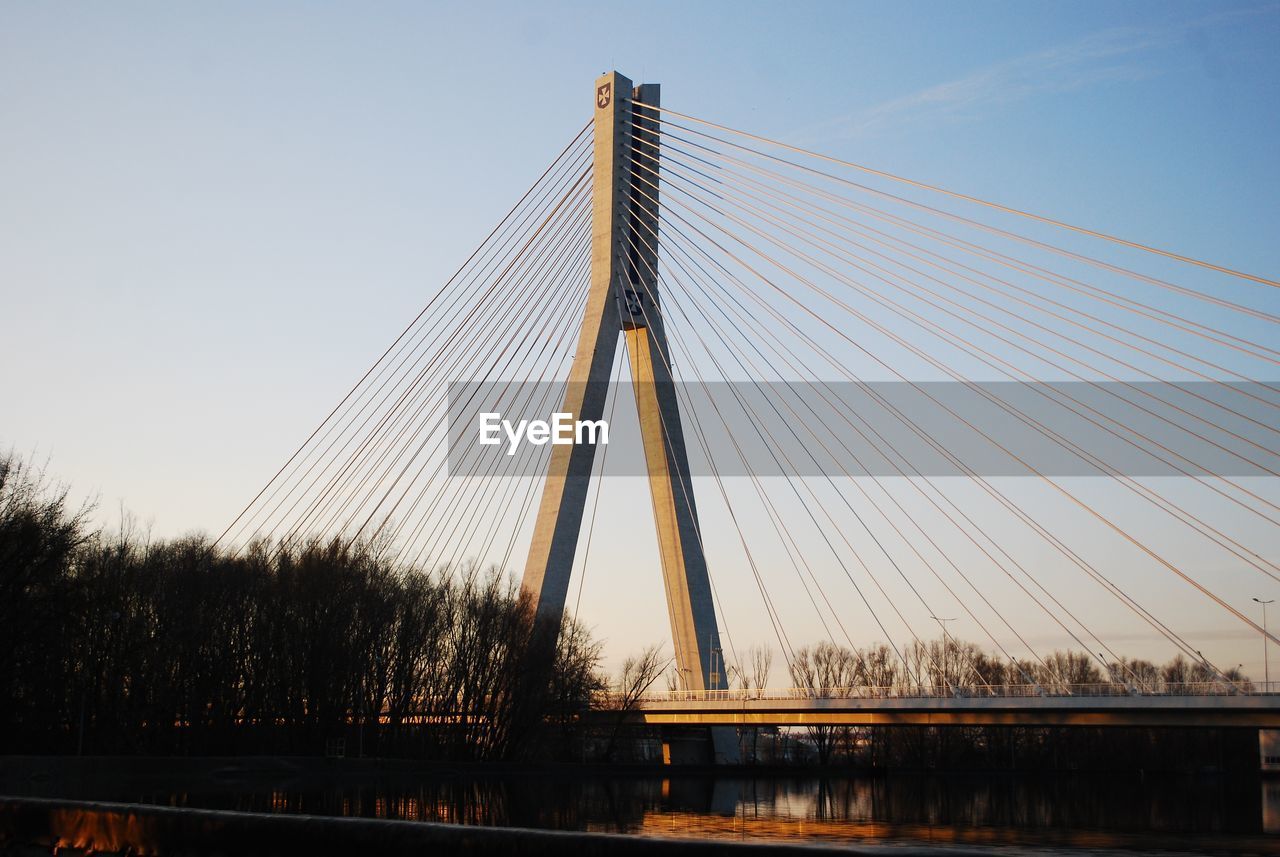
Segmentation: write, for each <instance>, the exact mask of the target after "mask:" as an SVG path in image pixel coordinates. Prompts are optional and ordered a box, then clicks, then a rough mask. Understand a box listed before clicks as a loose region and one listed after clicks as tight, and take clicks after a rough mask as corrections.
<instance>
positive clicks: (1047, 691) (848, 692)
mask: <svg viewBox="0 0 1280 857" xmlns="http://www.w3.org/2000/svg"><path fill="white" fill-rule="evenodd" d="M1268 695H1280V681H1273V682H1269V683H1268V682H1234V683H1233V682H1224V681H1215V682H1171V683H1162V684H1161V686H1160V687H1159V688H1156V689H1152V688H1143V687H1139V686H1136V685H1134V686H1130V685H1122V684H1115V683H1109V682H1107V683H1100V684H1067V685H1063V684H1059V685H1036V684H1003V685H953V686H949V687H830V688H808V687H788V688H762V689H756V688H733V689H730V690H671V691H659V692H653V693H646V694H644V695H643V696H641V697H640V698H639V700H637V701H638V702H639V703H640V704H645V703H671V702H749V701H753V700H804V699H990V698H997V699H998V698H1009V699H1024V698H1029V697H1041V698H1043V697H1077V698H1078V697H1101V696H1110V697H1133V696H1138V697H1170V696H1194V697H1203V696H1223V697H1226V696H1268ZM597 700H598V702H601V703H605V704H617V703H618V702H620V700H621V698H620V697H619V696H618V695H617V694H611V693H606V694H601V695H600V696H599V697H598V698H597Z"/></svg>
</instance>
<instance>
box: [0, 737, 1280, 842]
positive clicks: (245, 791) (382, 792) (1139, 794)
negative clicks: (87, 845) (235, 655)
mask: <svg viewBox="0 0 1280 857" xmlns="http://www.w3.org/2000/svg"><path fill="white" fill-rule="evenodd" d="M0 794H7V795H11V796H20V797H21V798H23V799H37V800H40V799H44V800H50V801H53V802H55V803H58V804H71V803H86V802H87V803H101V802H107V803H121V804H129V805H134V806H137V805H149V806H159V807H165V808H172V809H180V810H188V809H189V810H194V811H226V812H233V813H248V814H264V815H269V816H307V817H317V816H318V817H326V818H334V819H338V818H356V819H364V820H367V821H395V822H407V823H412V824H440V823H443V824H448V825H455V826H461V827H472V828H486V829H487V828H520V829H537V830H544V831H562V832H577V833H624V834H628V835H630V836H633V837H640V838H653V837H679V838H693V839H711V840H717V841H736V842H753V841H754V842H789V843H796V842H804V843H826V844H838V845H845V846H847V845H858V846H872V845H875V846H879V845H893V846H894V847H895V848H901V847H904V846H912V847H914V846H918V845H921V844H929V845H937V844H943V843H945V844H949V845H952V846H965V847H969V846H987V845H997V844H1001V845H1005V846H1017V847H1018V848H1020V849H1023V850H1024V851H1025V852H1026V853H1039V852H1041V851H1043V850H1045V849H1091V850H1096V849H1115V850H1119V851H1134V850H1137V851H1150V850H1161V851H1169V850H1174V851H1177V850H1185V849H1193V850H1198V851H1201V852H1204V851H1213V852H1220V853H1238V854H1246V853H1262V852H1266V851H1275V850H1277V849H1278V848H1280V836H1276V835H1269V834H1276V833H1280V782H1277V781H1275V780H1263V779H1261V778H1259V777H1258V776H1256V775H1254V776H1243V777H1237V776H1225V775H1222V774H1211V775H1204V774H1145V775H1144V774H1137V773H1133V774H1128V775H1115V774H1105V775H1100V774H1096V773H1095V774H1089V773H1059V774H1053V773H1039V774H1011V773H1008V772H967V773H957V772H946V773H938V772H934V773H926V772H918V771H888V772H878V773H876V774H874V775H864V774H858V773H856V772H848V771H840V770H836V769H832V768H827V769H821V770H810V771H797V770H794V769H793V770H789V771H785V772H782V773H775V774H770V773H768V772H764V771H760V770H749V769H743V768H738V769H733V770H728V769H717V770H715V771H714V772H710V773H707V772H704V773H695V772H689V771H687V770H670V769H668V770H666V771H663V770H661V769H657V770H655V769H654V768H651V767H636V766H629V767H611V768H607V769H602V768H597V767H584V766H564V765H560V766H538V767H531V766H513V765H474V764H473V765H439V764H430V765H428V764H422V763H413V762H405V761H394V760H393V761H382V760H376V759H317V758H287V757H249V758H183V759H162V758H142V757H129V758H120V757H84V758H75V757H69V758H41V757H31V756H24V757H0Z"/></svg>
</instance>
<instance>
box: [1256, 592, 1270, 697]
mask: <svg viewBox="0 0 1280 857" xmlns="http://www.w3.org/2000/svg"><path fill="white" fill-rule="evenodd" d="M1253 600H1254V601H1257V602H1258V603H1259V604H1261V605H1262V669H1263V673H1264V680H1265V681H1266V683H1267V690H1268V691H1270V690H1271V661H1270V658H1269V657H1268V648H1267V640H1268V639H1269V638H1270V637H1271V635H1270V634H1268V633H1267V605H1268V604H1270V603H1271V602H1273V601H1275V599H1274V598H1268V599H1267V600H1266V601H1263V600H1262V599H1261V598H1254V599H1253Z"/></svg>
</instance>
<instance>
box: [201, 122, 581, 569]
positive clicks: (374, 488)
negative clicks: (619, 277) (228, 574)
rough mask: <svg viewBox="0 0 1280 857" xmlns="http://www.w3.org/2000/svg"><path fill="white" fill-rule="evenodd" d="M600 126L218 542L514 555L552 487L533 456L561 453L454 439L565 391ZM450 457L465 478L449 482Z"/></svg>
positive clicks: (456, 559) (470, 558) (427, 560)
mask: <svg viewBox="0 0 1280 857" xmlns="http://www.w3.org/2000/svg"><path fill="white" fill-rule="evenodd" d="M590 128H591V125H590V123H588V124H587V125H586V126H584V127H583V128H582V129H581V130H580V131H579V132H578V133H577V134H576V135H575V136H574V137H573V139H572V140H571V141H570V142H569V144H568V145H566V146H565V148H564V149H563V150H562V151H561V152H560V153H559V155H558V156H557V157H556V158H555V159H554V160H553V162H552V163H551V165H550V166H549V167H547V169H546V170H545V171H544V172H543V173H542V175H541V176H539V178H538V179H537V181H535V182H534V184H533V185H532V186H531V187H530V188H529V189H528V190H527V191H526V192H525V193H524V195H523V196H521V198H520V199H519V200H518V201H517V202H516V204H515V205H514V206H513V207H512V208H511V210H510V211H508V212H507V214H506V216H505V217H504V218H503V219H502V220H501V222H500V223H499V224H498V225H497V226H496V227H495V228H494V229H493V231H492V232H490V234H489V235H488V236H487V237H486V238H485V240H484V241H483V242H482V243H481V245H480V246H479V247H478V248H476V250H475V251H474V252H473V253H472V254H471V256H470V257H468V259H467V260H466V262H465V263H464V264H463V265H462V267H461V268H459V269H458V271H457V272H456V273H455V274H454V275H453V276H452V277H451V278H450V279H449V280H448V281H447V282H446V283H445V284H444V285H443V286H442V287H441V288H440V289H439V290H438V291H437V292H436V293H435V294H434V295H432V297H431V298H430V299H429V301H428V302H427V304H426V306H425V307H423V309H422V311H421V312H420V313H419V314H418V316H417V317H416V318H415V319H414V320H413V321H412V322H411V323H410V324H409V325H408V327H406V328H405V329H404V331H403V332H402V333H401V334H400V336H399V337H397V339H396V340H395V342H393V343H392V344H391V346H390V347H388V348H387V350H386V351H385V352H384V353H383V354H382V355H381V356H380V357H379V358H378V360H377V361H375V362H374V364H373V365H372V366H371V367H370V368H369V369H368V370H367V371H366V372H365V373H364V374H363V375H362V376H361V378H360V379H359V380H358V381H357V382H356V384H355V385H354V386H353V387H352V388H351V390H350V391H349V392H348V393H347V395H346V396H345V397H344V398H343V399H342V401H341V402H339V404H338V406H337V407H335V408H334V409H333V411H332V412H330V413H329V414H328V415H327V416H326V417H325V419H324V420H323V421H322V422H321V424H320V425H319V426H317V427H316V429H315V430H314V431H313V432H312V433H311V434H310V435H309V436H308V438H307V439H306V441H304V443H303V444H302V445H301V446H300V447H299V448H298V449H297V450H296V451H295V452H294V454H293V455H292V456H291V457H290V458H289V460H288V461H287V462H286V463H285V465H284V466H283V467H282V468H281V469H280V470H279V471H278V472H277V473H276V474H275V475H274V477H273V478H272V479H271V480H270V481H269V482H268V483H267V485H265V486H264V487H263V488H262V490H261V491H259V492H258V494H257V495H256V496H255V497H254V498H253V500H252V501H251V502H250V503H249V504H248V505H247V506H246V507H245V508H244V509H243V510H242V511H241V513H240V514H239V515H238V516H237V517H236V519H235V520H234V521H232V523H231V524H230V525H229V526H228V527H227V529H226V530H225V531H224V532H223V533H222V534H221V535H220V536H219V538H218V540H217V542H218V543H220V544H224V545H227V546H230V547H232V549H234V550H240V549H243V548H244V547H245V546H246V545H248V544H250V543H252V542H260V543H265V544H267V545H269V546H270V547H271V549H273V550H284V549H286V548H288V547H289V546H291V545H296V544H297V543H298V542H299V541H301V540H305V539H308V538H312V537H316V536H324V537H339V538H343V539H351V540H354V539H367V540H371V541H376V542H378V543H380V544H382V545H384V547H385V549H386V550H390V551H394V554H395V556H396V557H397V558H398V559H399V560H400V561H402V562H404V563H412V564H416V565H419V566H425V567H435V566H450V567H453V566H456V565H458V564H460V563H463V562H468V563H494V564H497V565H499V566H502V565H505V564H506V563H507V562H509V560H510V556H511V553H512V551H513V550H514V547H515V542H516V541H517V538H518V533H519V530H520V529H521V526H522V524H523V522H524V518H526V517H527V515H524V514H522V513H521V510H522V508H523V509H525V510H527V507H528V503H529V497H530V495H531V494H532V492H533V490H534V486H532V485H529V484H525V483H532V482H534V481H536V480H532V479H528V478H521V474H524V473H527V472H530V470H529V468H530V467H533V468H534V472H536V470H537V465H536V463H535V464H531V463H530V461H529V456H530V455H536V454H538V453H545V449H543V448H536V447H527V448H526V449H525V450H523V451H522V455H520V456H511V457H502V458H500V459H495V460H494V461H493V462H491V463H489V464H485V465H483V466H480V465H479V464H478V463H477V462H476V461H474V460H473V459H472V458H470V457H469V456H471V455H472V454H473V453H474V450H472V449H460V448H458V441H457V436H456V435H455V437H454V438H453V439H452V440H451V439H450V437H449V434H448V433H447V432H446V428H447V421H448V419H459V420H463V421H464V422H467V421H469V422H474V421H475V420H476V419H477V417H478V414H479V411H480V410H481V409H482V408H506V407H511V408H517V409H518V408H520V407H529V406H532V407H535V408H539V409H542V410H543V411H547V410H550V409H551V408H552V406H553V402H554V400H555V399H557V398H558V395H559V393H558V389H559V388H558V387H557V386H556V385H557V384H561V385H562V383H563V379H564V377H565V375H566V374H567V367H568V364H569V362H570V361H571V360H572V357H573V354H572V350H573V343H574V336H573V334H574V333H575V331H576V327H577V320H578V318H579V317H580V315H581V312H582V305H583V302H584V300H585V297H586V291H587V289H586V286H587V282H588V276H589V257H590V211H591V198H590V197H591V166H592V165H591V152H592V135H591V133H590ZM516 320H518V322H519V323H515V322H516ZM458 381H470V382H474V384H473V386H471V387H467V388H464V389H462V390H461V391H459V392H458V394H457V395H458V397H459V399H458V401H457V402H455V408H454V411H453V413H449V409H448V407H447V398H446V397H447V395H448V392H449V384H450V383H451V382H458ZM534 396H537V397H538V400H537V401H536V402H533V401H531V400H530V399H531V397H534ZM451 453H452V454H453V457H452V459H451V458H450V454H451ZM450 466H452V467H453V468H455V473H454V475H452V476H451V477H450V478H447V479H446V478H444V477H445V475H446V474H447V473H449V472H450V470H449V468H450ZM503 477H511V478H503ZM521 489H523V491H522V490H521ZM517 495H519V496H517Z"/></svg>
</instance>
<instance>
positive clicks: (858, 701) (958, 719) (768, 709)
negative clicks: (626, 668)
mask: <svg viewBox="0 0 1280 857" xmlns="http://www.w3.org/2000/svg"><path fill="white" fill-rule="evenodd" d="M631 716H632V719H633V720H635V721H637V722H642V723H646V724H652V725H663V726H674V725H708V726H765V725H769V726H1218V727H1227V726H1244V727H1268V728H1280V682H1276V683H1273V684H1272V685H1270V686H1268V687H1266V688H1264V689H1262V690H1259V689H1257V688H1249V689H1245V688H1235V687H1224V686H1223V685H1221V684H1217V683H1212V684H1210V683H1204V684H1198V683H1197V684H1188V685H1185V686H1183V687H1180V688H1178V689H1177V690H1176V692H1173V693H1137V692H1133V691H1129V690H1126V689H1125V688H1123V687H1117V686H1116V685H1111V684H1088V685H1072V686H1069V687H1065V688H1058V689H1057V690H1054V691H1048V690H1045V689H1043V688H1040V687H1037V686H1034V685H1005V686H1000V687H976V688H957V689H956V690H955V691H954V692H952V693H928V692H925V691H922V690H918V689H911V688H863V687H859V688H830V689H821V690H808V689H805V688H788V689H783V690H767V689H766V690H710V691H672V692H669V693H655V694H649V695H646V696H645V697H644V698H643V699H642V700H641V701H640V704H639V706H638V707H637V708H636V709H635V710H634V712H632V715H631Z"/></svg>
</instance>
